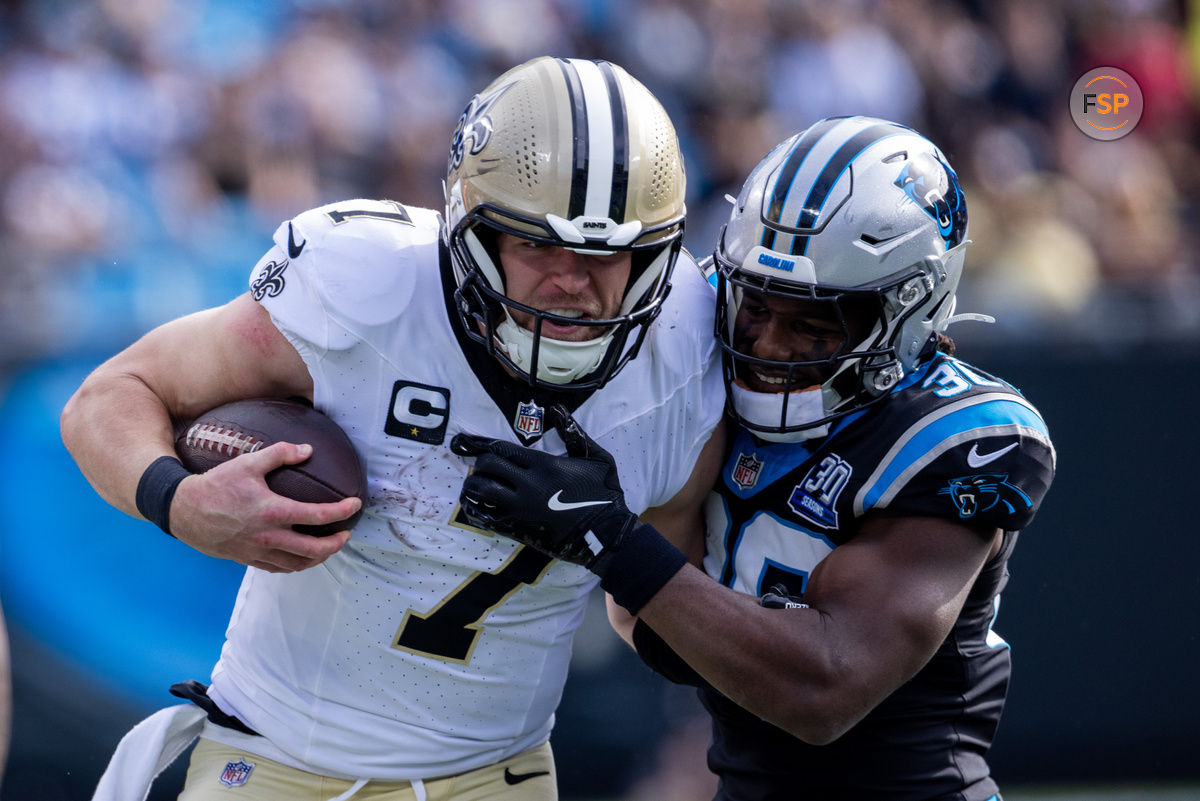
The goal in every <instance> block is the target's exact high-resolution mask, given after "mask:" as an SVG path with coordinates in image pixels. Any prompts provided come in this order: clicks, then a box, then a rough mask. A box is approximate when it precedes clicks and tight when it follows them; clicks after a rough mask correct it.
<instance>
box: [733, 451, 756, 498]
mask: <svg viewBox="0 0 1200 801" xmlns="http://www.w3.org/2000/svg"><path fill="white" fill-rule="evenodd" d="M762 466H763V463H762V459H758V458H755V456H754V454H752V453H739V454H738V458H737V464H735V465H734V466H733V476H732V478H733V483H734V484H737V485H738V488H739V489H744V490H748V489H750V488H751V487H753V486H754V485H755V484H757V483H758V474H759V473H761V472H762Z"/></svg>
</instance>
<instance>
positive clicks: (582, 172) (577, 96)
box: [558, 58, 588, 220]
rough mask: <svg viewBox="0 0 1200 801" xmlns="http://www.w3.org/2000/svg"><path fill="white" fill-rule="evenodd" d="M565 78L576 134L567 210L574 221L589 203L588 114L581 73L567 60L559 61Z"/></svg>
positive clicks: (561, 59) (569, 217) (572, 127)
mask: <svg viewBox="0 0 1200 801" xmlns="http://www.w3.org/2000/svg"><path fill="white" fill-rule="evenodd" d="M558 64H559V66H560V67H561V68H562V71H563V77H564V78H565V79H566V81H567V98H568V100H569V101H570V105H571V130H573V131H574V132H575V152H574V153H573V154H572V158H571V164H572V170H571V201H570V205H569V206H568V208H567V219H570V220H573V219H575V218H576V217H578V216H579V215H581V214H583V210H584V206H585V204H586V203H587V180H588V114H587V104H586V102H585V101H584V96H583V87H582V86H581V85H580V81H579V71H578V70H577V69H576V68H575V65H574V64H573V63H572V62H571V61H570V60H569V59H565V58H560V59H559V60H558Z"/></svg>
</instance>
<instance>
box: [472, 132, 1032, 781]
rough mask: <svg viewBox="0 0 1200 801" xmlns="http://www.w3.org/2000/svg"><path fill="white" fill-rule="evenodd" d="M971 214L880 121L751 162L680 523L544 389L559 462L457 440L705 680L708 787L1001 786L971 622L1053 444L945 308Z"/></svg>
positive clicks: (489, 516) (547, 537)
mask: <svg viewBox="0 0 1200 801" xmlns="http://www.w3.org/2000/svg"><path fill="white" fill-rule="evenodd" d="M966 229H967V212H966V202H965V200H964V198H963V194H962V191H961V189H960V187H959V183H958V178H957V176H956V175H955V173H954V171H953V170H952V169H951V168H950V166H949V164H948V163H947V162H946V159H945V157H944V155H943V154H942V153H941V151H940V150H938V148H937V147H935V146H934V145H933V144H932V143H931V142H930V141H929V140H927V139H926V138H925V137H923V136H921V135H920V134H918V133H916V132H915V131H913V130H911V129H909V128H906V127H904V126H901V125H897V124H894V123H890V122H886V121H883V120H878V119H872V118H865V117H849V118H831V119H826V120H822V121H820V122H818V123H816V124H815V125H813V126H812V127H810V128H809V129H807V130H805V131H803V132H801V133H799V134H797V135H795V136H793V137H791V138H790V139H788V140H786V141H785V142H783V143H781V144H780V145H779V146H777V147H776V148H775V149H774V150H772V151H771V153H769V154H768V155H767V156H766V158H765V159H764V160H763V161H762V162H760V164H759V165H758V166H757V167H756V168H755V170H754V171H753V172H752V173H751V175H750V177H749V178H748V180H747V181H746V183H745V185H744V187H743V188H742V191H741V193H740V196H739V197H738V198H737V200H736V202H735V207H734V209H733V212H732V214H731V217H730V220H729V222H728V224H727V225H726V226H725V229H724V230H723V231H722V234H721V237H720V241H719V244H718V246H717V249H716V252H715V253H714V258H713V264H712V268H713V276H712V278H713V281H714V282H715V284H716V287H717V332H716V333H717V337H718V338H719V340H720V343H721V346H722V349H723V352H724V356H723V358H724V371H725V381H726V387H727V389H728V406H727V410H728V417H729V419H730V421H731V426H730V430H729V434H728V445H727V449H726V461H725V466H724V469H723V470H722V473H721V477H720V479H719V481H718V482H717V485H716V487H715V488H714V490H713V492H712V494H711V495H710V496H709V498H708V500H707V502H706V508H705V516H706V522H707V533H706V535H705V533H702V532H696V534H695V537H694V538H693V540H692V541H690V542H676V543H674V546H676V547H675V548H672V547H670V546H668V545H667V543H666V542H665V541H664V540H663V538H662V537H661V536H660V535H659V534H658V533H657V532H656V531H655V530H654V529H653V528H652V527H650V526H648V525H646V524H643V523H640V522H639V521H638V520H637V518H636V517H634V516H633V515H632V514H631V513H629V512H628V511H627V510H626V509H625V507H624V504H623V501H622V498H623V495H622V491H621V488H620V483H619V481H618V478H617V475H616V471H615V469H614V468H613V466H612V462H611V459H609V458H608V457H607V454H605V453H604V451H603V450H601V449H599V448H597V447H596V446H595V443H594V442H592V441H591V440H590V439H589V438H588V437H587V436H586V434H585V433H583V432H582V431H581V430H580V429H579V428H578V426H575V425H573V421H572V420H571V419H570V418H569V416H567V415H566V414H565V412H563V411H562V410H559V411H558V412H556V418H557V419H558V420H559V428H560V431H561V432H562V434H563V437H564V439H566V440H567V441H568V445H569V448H568V452H569V453H573V454H575V458H574V459H570V458H567V457H550V456H547V455H545V454H531V453H528V452H518V451H517V450H516V449H514V448H511V447H508V446H505V445H504V444H503V443H492V442H489V441H484V440H478V439H470V440H469V441H464V442H460V447H461V448H464V449H470V450H472V451H473V452H475V453H478V454H480V456H479V458H478V459H477V462H476V468H475V472H474V473H473V474H472V475H471V476H470V477H468V478H467V480H466V482H465V483H464V487H463V503H464V506H465V508H466V511H467V514H468V516H469V517H471V518H472V519H474V520H476V521H478V523H479V524H480V525H484V526H487V527H489V528H492V529H493V530H496V531H499V532H501V533H505V534H508V535H509V536H513V537H515V538H516V539H519V540H521V541H523V542H526V543H530V544H532V545H534V546H535V547H538V548H540V549H542V550H544V551H545V552H547V553H549V554H551V555H554V556H557V557H560V558H564V559H570V560H571V561H575V562H579V563H581V564H585V565H587V566H588V567H589V568H590V569H592V570H593V571H595V572H596V573H598V574H599V575H600V576H601V585H602V586H604V587H606V588H609V587H612V586H621V587H623V588H626V587H627V586H628V583H629V577H630V576H636V577H637V578H638V581H639V583H640V585H641V586H642V588H643V589H642V593H643V594H644V595H645V596H646V598H648V600H645V601H644V603H643V605H641V607H640V610H639V611H638V613H637V616H636V618H635V617H633V616H631V615H629V614H627V613H625V612H624V611H623V610H622V609H621V608H620V607H625V608H626V609H628V608H631V604H630V603H628V602H627V599H626V597H625V596H627V595H628V589H623V590H622V592H621V593H620V594H614V595H613V598H612V600H613V601H614V602H615V603H613V604H611V605H610V611H611V613H612V614H611V615H610V616H611V617H612V618H613V621H614V625H615V626H616V627H617V629H618V631H620V632H622V634H623V636H625V637H626V639H628V640H629V641H630V642H631V643H632V644H634V646H635V647H636V648H637V649H638V652H639V653H640V654H641V655H642V657H643V658H644V659H645V660H646V661H647V662H648V663H649V664H650V665H651V666H652V667H654V668H655V669H657V670H658V671H659V672H661V673H663V674H664V675H666V676H667V677H668V678H672V679H673V680H676V681H685V682H688V683H693V684H696V685H697V686H699V687H700V688H701V689H700V693H701V697H702V700H703V702H704V704H705V706H706V707H707V709H708V710H709V712H710V713H711V715H712V718H713V740H712V744H711V746H710V749H709V754H708V759H709V765H710V767H711V768H712V769H713V770H714V771H715V772H716V774H717V775H718V776H719V779H720V782H719V790H718V792H717V798H718V799H730V800H732V799H737V800H738V801H749V800H750V799H760V800H766V799H785V798H786V799H797V798H804V799H809V798H811V799H914V800H915V799H922V800H932V799H939V800H940V799H958V800H959V801H986V800H987V799H995V798H998V797H999V790H998V788H997V786H996V783H995V782H994V781H993V779H992V778H991V776H990V774H989V769H988V765H987V762H986V753H987V750H988V748H989V746H990V745H991V743H992V739H993V736H994V734H995V732H996V727H997V724H998V722H999V718H1000V713H1001V709H1002V707H1003V705H1004V698H1005V692H1006V688H1007V685H1008V680H1009V672H1010V662H1009V650H1008V646H1007V644H1006V643H1005V642H1004V640H1002V639H1001V638H1000V637H999V636H998V635H997V634H996V633H995V632H994V631H993V630H992V623H993V621H994V619H995V616H996V612H997V610H998V606H999V597H1000V596H999V593H1000V590H1001V589H1002V588H1003V586H1004V584H1005V581H1006V578H1007V571H1006V564H1007V561H1008V558H1009V555H1010V554H1011V553H1012V550H1013V547H1014V545H1015V544H1016V540H1017V533H1018V531H1020V530H1021V529H1022V528H1024V527H1025V526H1027V525H1028V524H1029V522H1030V521H1031V520H1032V519H1033V516H1034V513H1035V512H1036V510H1037V508H1038V506H1039V504H1040V503H1041V500H1042V498H1043V496H1044V495H1045V492H1046V490H1047V488H1048V486H1049V484H1050V481H1051V478H1052V476H1053V473H1054V461H1055V454H1054V449H1053V446H1052V445H1051V442H1050V438H1049V434H1048V431H1047V427H1046V424H1045V422H1044V421H1043V420H1042V418H1041V416H1040V415H1039V414H1038V412H1037V410H1036V409H1035V408H1034V407H1033V406H1032V405H1031V404H1030V403H1029V402H1028V401H1027V400H1025V398H1024V397H1023V396H1022V395H1021V394H1020V393H1019V392H1018V391H1017V390H1016V389H1015V388H1013V387H1012V386H1010V385H1009V384H1007V383H1005V382H1004V381H1002V380H1001V379H999V378H996V377H995V376H992V375H990V374H988V373H986V372H984V371H983V370H981V369H979V368H977V367H974V366H972V365H969V364H967V363H966V362H963V361H960V360H959V359H957V358H955V357H954V355H953V343H952V341H951V340H950V339H949V338H948V337H947V336H946V335H945V333H944V332H945V329H946V327H947V326H948V325H950V324H951V323H953V322H955V321H956V320H961V319H964V318H974V319H980V317H981V316H980V315H956V314H955V310H954V306H955V290H956V288H957V285H958V281H959V278H960V276H961V274H962V266H963V257H964V250H965V247H966V245H967V240H966ZM984 319H986V318H984ZM702 538H703V543H701V540H702ZM701 545H703V547H701ZM684 554H690V555H692V557H693V558H692V560H691V561H692V563H693V566H688V565H686V564H685V562H686V561H687V560H686V558H685V556H684ZM617 575H619V576H621V581H615V580H614V578H613V577H615V576H617ZM642 601H643V599H642V598H640V597H639V598H638V599H636V602H635V603H634V604H632V606H636V605H637V603H642Z"/></svg>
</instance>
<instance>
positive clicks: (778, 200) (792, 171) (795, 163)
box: [762, 119, 841, 249]
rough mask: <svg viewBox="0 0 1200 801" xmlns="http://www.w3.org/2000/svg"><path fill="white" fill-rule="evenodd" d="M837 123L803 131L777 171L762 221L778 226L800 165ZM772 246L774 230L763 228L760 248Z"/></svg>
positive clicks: (827, 122) (826, 122)
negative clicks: (777, 174) (773, 188)
mask: <svg viewBox="0 0 1200 801" xmlns="http://www.w3.org/2000/svg"><path fill="white" fill-rule="evenodd" d="M839 122H841V119H827V120H822V121H821V122H819V123H817V124H816V125H813V126H812V127H810V128H809V129H808V130H807V131H805V133H804V136H802V137H801V138H800V141H799V142H797V143H796V145H795V147H793V148H792V152H791V153H789V154H788V157H787V161H785V162H784V163H783V167H781V168H780V170H779V177H778V178H776V179H775V191H774V192H773V193H772V194H771V205H770V207H769V208H768V209H767V210H766V211H767V213H766V215H765V216H764V219H765V220H766V221H767V222H768V223H775V224H778V223H779V222H780V216H781V215H782V214H783V205H784V203H785V202H786V201H787V196H788V192H790V191H791V189H792V181H794V180H796V172H797V171H798V170H799V169H800V165H801V164H802V163H804V159H805V158H806V157H807V156H808V154H809V151H811V150H812V149H813V147H814V146H815V145H816V144H817V141H818V140H819V139H820V138H821V137H822V136H824V135H825V132H826V131H828V130H829V129H830V128H832V127H833V126H835V125H837V124H838V123H839ZM774 244H775V231H774V229H773V228H771V227H770V226H769V225H768V226H764V230H763V238H762V246H763V247H764V248H767V249H770V248H771V246H772V245H774Z"/></svg>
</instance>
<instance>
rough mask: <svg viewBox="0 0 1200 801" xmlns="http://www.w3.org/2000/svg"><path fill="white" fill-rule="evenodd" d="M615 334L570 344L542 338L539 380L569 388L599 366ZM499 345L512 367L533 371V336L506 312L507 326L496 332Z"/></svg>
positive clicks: (539, 353)
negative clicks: (565, 385) (568, 385)
mask: <svg viewBox="0 0 1200 801" xmlns="http://www.w3.org/2000/svg"><path fill="white" fill-rule="evenodd" d="M612 338H613V335H612V331H609V332H608V333H606V334H604V335H603V336H600V337H596V338H595V339H588V340H585V341H583V342H568V341H566V340H563V339H550V338H549V337H546V336H543V337H542V338H541V340H542V341H541V347H539V348H538V365H537V377H538V378H539V379H541V380H542V381H548V382H550V383H551V384H567V383H569V382H571V381H574V380H575V379H577V378H582V377H583V376H585V375H587V374H588V373H591V372H592V371H594V370H595V369H596V368H597V367H599V366H600V360H601V359H602V358H604V354H605V352H606V351H607V350H608V344H609V342H611V341H612ZM496 345H497V347H499V348H500V349H501V350H502V351H504V353H505V355H506V356H508V358H510V359H512V361H513V364H515V365H517V367H519V368H520V369H521V370H523V371H524V372H526V373H531V372H532V367H533V332H532V331H528V330H526V329H524V328H522V327H521V326H519V325H517V324H516V323H515V322H513V319H512V317H510V316H509V314H508V310H507V309H505V310H504V322H502V323H500V325H499V326H497V328H496Z"/></svg>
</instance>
